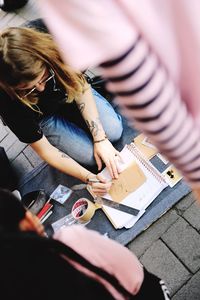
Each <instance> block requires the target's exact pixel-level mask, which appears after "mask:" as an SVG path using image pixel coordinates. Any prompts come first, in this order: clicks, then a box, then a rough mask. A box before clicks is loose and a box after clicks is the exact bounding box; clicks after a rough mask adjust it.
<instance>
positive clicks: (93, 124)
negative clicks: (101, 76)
mask: <svg viewBox="0 0 200 300" xmlns="http://www.w3.org/2000/svg"><path fill="white" fill-rule="evenodd" d="M76 104H77V106H78V108H79V110H80V112H81V114H82V116H83V118H84V120H85V122H86V124H87V126H88V128H89V130H90V132H91V134H92V137H93V140H94V141H99V140H101V139H104V138H105V136H106V134H105V131H104V129H103V126H102V124H101V121H100V119H99V114H98V111H97V107H96V103H95V101H94V98H93V95H92V91H91V88H87V89H86V90H85V92H84V94H83V95H82V97H81V98H80V99H78V100H76Z"/></svg>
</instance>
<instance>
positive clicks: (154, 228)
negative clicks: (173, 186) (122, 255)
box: [128, 209, 178, 257]
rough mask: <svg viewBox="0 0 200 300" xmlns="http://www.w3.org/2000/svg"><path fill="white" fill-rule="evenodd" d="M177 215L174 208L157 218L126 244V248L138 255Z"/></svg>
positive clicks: (157, 237)
mask: <svg viewBox="0 0 200 300" xmlns="http://www.w3.org/2000/svg"><path fill="white" fill-rule="evenodd" d="M177 218H178V215H177V213H176V212H175V210H173V209H172V210H170V211H169V212H167V213H166V214H165V215H164V216H162V217H161V218H160V219H159V220H157V221H156V222H155V223H153V224H152V225H151V226H150V227H149V228H148V230H145V231H144V232H143V233H142V234H140V235H139V236H138V237H136V239H134V240H133V241H132V242H131V243H129V244H128V248H129V249H130V250H131V251H133V252H134V253H135V254H136V255H137V256H138V257H140V256H141V255H142V254H143V253H144V252H145V251H146V250H147V249H148V248H149V247H150V246H151V244H152V243H153V242H154V241H156V240H157V239H159V237H160V236H161V235H162V234H163V233H164V232H165V231H166V230H167V229H168V228H169V227H170V226H171V225H172V224H173V223H174V222H175V221H176V220H177Z"/></svg>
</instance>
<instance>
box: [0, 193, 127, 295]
mask: <svg viewBox="0 0 200 300" xmlns="http://www.w3.org/2000/svg"><path fill="white" fill-rule="evenodd" d="M20 207H21V209H20ZM24 212H25V209H24V207H23V206H22V204H21V203H20V201H19V200H18V199H17V198H16V197H15V196H14V195H13V194H12V193H11V192H9V191H6V190H2V189H0V226H1V231H0V272H1V291H0V295H1V297H2V299H4V300H11V299H14V298H16V299H20V300H23V299H29V300H32V299H34V300H36V299H37V300H39V299H42V300H43V299H48V300H51V299H52V300H53V299H54V300H55V299H61V297H62V298H63V296H64V299H72V298H73V299H81V298H83V299H88V300H90V299H95V300H98V299H99V300H100V299H101V300H102V299H113V297H112V295H111V294H110V293H109V292H108V291H107V290H106V288H105V287H104V286H103V285H102V284H101V283H99V282H97V281H96V280H94V279H92V278H90V277H88V276H86V275H85V274H83V273H82V272H80V271H79V270H77V269H76V268H75V267H74V266H73V265H72V264H71V263H70V262H69V260H70V261H73V262H75V263H78V264H79V265H81V266H83V267H85V268H87V269H88V270H90V271H91V272H93V273H94V274H98V275H99V276H100V277H101V278H103V279H105V280H107V281H108V282H110V283H111V284H112V285H113V286H115V287H116V289H117V290H119V291H120V292H121V293H122V294H124V295H125V296H130V297H131V296H132V295H130V294H129V293H128V292H127V291H126V290H125V289H124V288H123V287H122V286H121V285H120V284H119V282H118V281H117V279H116V278H115V277H113V276H112V275H110V274H109V273H107V272H106V271H104V270H103V269H101V268H98V267H96V266H94V265H93V264H91V263H90V262H89V261H87V260H86V259H85V258H83V257H82V256H81V255H79V254H78V253H76V252H75V251H74V250H73V249H72V248H70V247H68V246H66V245H64V244H63V243H61V242H59V241H56V240H54V239H52V238H45V237H40V236H38V235H37V234H36V233H34V232H21V231H17V230H16V231H15V230H13V231H12V230H10V228H9V230H7V224H8V223H9V222H8V220H10V222H11V223H13V225H14V224H16V222H17V220H19V219H20V217H21V216H22V217H23V214H24ZM4 213H5V216H6V218H7V220H6V218H4V217H3V215H4ZM18 213H19V216H17V215H18ZM15 215H16V216H15ZM12 218H13V220H14V222H13V220H11V219H12ZM13 225H12V228H13ZM69 295H71V296H69ZM130 297H128V298H127V299H130Z"/></svg>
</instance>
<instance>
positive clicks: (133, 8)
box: [40, 0, 200, 124]
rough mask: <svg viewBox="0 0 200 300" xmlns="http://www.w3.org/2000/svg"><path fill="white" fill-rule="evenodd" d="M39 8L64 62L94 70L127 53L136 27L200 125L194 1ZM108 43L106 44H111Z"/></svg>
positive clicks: (199, 19) (77, 2)
mask: <svg viewBox="0 0 200 300" xmlns="http://www.w3.org/2000/svg"><path fill="white" fill-rule="evenodd" d="M40 2H41V3H40V5H41V8H42V11H43V14H44V17H46V20H47V23H48V24H49V26H50V28H51V30H52V32H54V33H55V36H56V38H57V39H58V41H59V43H60V45H61V49H63V50H64V52H65V53H64V55H65V57H66V58H67V60H68V61H69V62H70V63H71V64H72V65H73V66H74V67H76V68H80V69H84V68H87V67H88V66H91V65H98V64H99V63H101V62H102V61H105V60H107V59H109V58H111V57H113V56H115V55H118V54H119V53H120V52H123V49H126V47H127V46H128V44H129V43H130V42H131V40H132V36H133V37H134V34H135V33H134V32H133V29H132V27H131V24H130V23H131V22H134V23H135V24H137V25H138V28H139V29H140V31H142V32H143V34H144V35H145V37H146V38H147V39H148V41H149V42H150V44H151V45H152V47H153V48H154V50H155V51H156V53H157V54H158V56H159V57H160V59H161V60H162V62H163V63H164V64H165V65H166V67H167V68H168V70H169V71H170V74H171V75H172V77H173V78H174V79H176V81H177V84H179V85H180V88H181V92H182V95H184V101H186V102H187V105H188V107H189V109H190V111H191V112H192V115H193V116H194V117H195V119H196V122H198V124H199V123H200V118H199V115H200V101H198V99H200V84H199V81H200V55H199V53H200V30H199V28H200V2H199V0H191V1H188V0H176V1H174V0H140V1H134V0H133V1H130V0H109V1H107V0H101V1H93V0H84V1H81V0H67V1H66V0H60V1H59V5H57V1H56V0H43V1H40ZM110 37H111V38H110Z"/></svg>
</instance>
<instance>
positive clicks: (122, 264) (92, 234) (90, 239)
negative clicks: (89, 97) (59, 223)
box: [54, 225, 144, 300]
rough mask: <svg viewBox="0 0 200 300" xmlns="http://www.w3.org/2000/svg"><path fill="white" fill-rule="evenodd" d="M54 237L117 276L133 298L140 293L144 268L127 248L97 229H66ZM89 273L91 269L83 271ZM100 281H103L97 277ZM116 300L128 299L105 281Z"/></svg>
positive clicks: (80, 227)
mask: <svg viewBox="0 0 200 300" xmlns="http://www.w3.org/2000/svg"><path fill="white" fill-rule="evenodd" d="M54 238H55V239H57V240H59V241H61V242H63V243H64V244H66V245H68V246H70V247H71V248H73V249H74V250H75V251H77V252H78V253H79V254H81V255H82V256H83V257H85V258H86V259H88V260H89V261H90V262H91V263H92V264H94V265H96V266H98V267H101V268H103V269H104V270H106V271H107V272H108V273H110V274H112V275H114V276H115V277H116V278H117V279H118V280H119V281H120V283H121V284H122V285H123V286H124V287H125V288H126V289H127V290H128V291H130V292H131V293H132V294H133V295H135V294H137V292H138V291H139V289H140V287H141V284H142V281H143V276H144V275H143V268H142V266H141V264H140V262H139V261H138V259H137V258H136V256H135V255H134V254H133V253H131V252H130V251H129V250H128V249H127V248H125V247H124V246H122V245H120V244H118V243H117V242H115V241H113V240H111V239H109V238H107V237H104V236H102V235H100V234H99V233H97V232H96V231H93V230H88V229H87V228H85V227H83V226H79V225H73V226H69V227H63V228H62V229H60V230H59V231H58V232H56V233H55V234H54ZM82 271H84V272H86V273H87V274H88V275H91V274H90V273H88V271H87V270H82ZM96 279H97V280H99V278H98V277H97V278H96ZM104 285H105V286H106V288H107V289H108V290H109V291H110V292H111V293H112V294H113V295H114V297H115V299H120V300H121V299H124V298H123V297H122V295H120V294H119V293H118V292H117V291H116V290H115V289H114V288H113V287H111V286H110V285H109V284H108V283H107V282H104Z"/></svg>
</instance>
